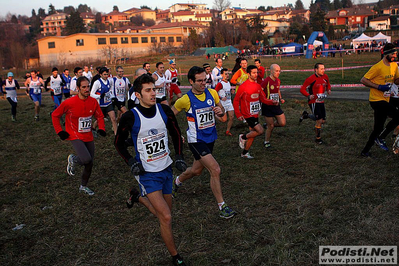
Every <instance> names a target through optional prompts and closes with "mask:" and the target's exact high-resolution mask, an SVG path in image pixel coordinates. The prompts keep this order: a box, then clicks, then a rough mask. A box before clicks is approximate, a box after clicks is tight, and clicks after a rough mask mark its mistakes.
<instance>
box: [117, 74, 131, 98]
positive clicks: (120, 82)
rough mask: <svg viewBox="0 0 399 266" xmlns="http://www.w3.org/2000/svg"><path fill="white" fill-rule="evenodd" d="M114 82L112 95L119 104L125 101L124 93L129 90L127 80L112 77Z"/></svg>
mask: <svg viewBox="0 0 399 266" xmlns="http://www.w3.org/2000/svg"><path fill="white" fill-rule="evenodd" d="M113 82H114V95H115V96H116V98H117V99H118V101H120V102H124V101H125V99H126V93H127V91H128V89H129V86H128V85H129V84H130V82H129V80H128V79H127V78H125V77H122V78H121V79H118V77H113Z"/></svg>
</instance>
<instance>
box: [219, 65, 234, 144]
mask: <svg viewBox="0 0 399 266" xmlns="http://www.w3.org/2000/svg"><path fill="white" fill-rule="evenodd" d="M220 75H221V77H222V80H221V81H220V82H219V83H218V84H217V85H216V88H215V90H216V91H217V92H218V94H219V97H220V102H221V103H222V105H223V108H224V110H225V111H226V113H227V114H228V116H229V120H228V122H227V130H226V133H225V134H226V136H233V134H231V132H230V130H231V127H232V126H233V120H234V108H233V103H232V102H231V93H232V91H231V85H230V82H229V73H228V72H227V68H223V69H222V70H221V71H220Z"/></svg>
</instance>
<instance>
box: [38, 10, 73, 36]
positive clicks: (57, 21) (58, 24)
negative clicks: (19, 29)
mask: <svg viewBox="0 0 399 266" xmlns="http://www.w3.org/2000/svg"><path fill="white" fill-rule="evenodd" d="M67 16H69V15H68V14H66V13H57V14H53V15H49V16H47V17H45V18H44V19H43V20H42V25H40V28H42V34H43V35H44V36H48V35H56V36H61V32H62V30H63V29H64V28H65V27H66V18H67Z"/></svg>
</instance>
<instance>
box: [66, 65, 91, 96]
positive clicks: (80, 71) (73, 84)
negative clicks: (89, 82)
mask: <svg viewBox="0 0 399 266" xmlns="http://www.w3.org/2000/svg"><path fill="white" fill-rule="evenodd" d="M73 73H74V74H75V76H74V77H73V78H72V79H71V84H70V86H69V91H70V93H71V95H77V94H78V89H77V87H76V81H77V80H78V78H80V77H82V76H83V69H82V68H81V67H75V69H74V70H73ZM90 87H91V86H90Z"/></svg>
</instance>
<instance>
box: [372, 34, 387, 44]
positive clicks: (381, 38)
mask: <svg viewBox="0 0 399 266" xmlns="http://www.w3.org/2000/svg"><path fill="white" fill-rule="evenodd" d="M372 39H373V40H376V41H384V42H391V36H387V35H385V34H383V33H382V32H379V33H378V34H377V35H375V36H374V37H373V38H372Z"/></svg>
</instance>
